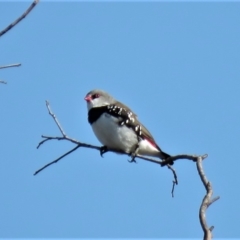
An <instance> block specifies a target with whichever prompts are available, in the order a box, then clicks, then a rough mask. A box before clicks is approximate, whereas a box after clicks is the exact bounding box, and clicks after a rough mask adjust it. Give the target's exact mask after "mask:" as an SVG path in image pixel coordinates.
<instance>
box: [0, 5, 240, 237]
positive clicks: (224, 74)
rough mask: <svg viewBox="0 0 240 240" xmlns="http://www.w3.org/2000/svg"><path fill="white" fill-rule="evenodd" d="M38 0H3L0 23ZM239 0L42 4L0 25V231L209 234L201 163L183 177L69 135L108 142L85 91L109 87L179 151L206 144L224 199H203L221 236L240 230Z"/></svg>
mask: <svg viewBox="0 0 240 240" xmlns="http://www.w3.org/2000/svg"><path fill="white" fill-rule="evenodd" d="M29 4H30V2H22V3H6V2H1V3H0V29H3V28H4V27H6V26H7V25H8V24H9V23H10V22H12V21H13V20H15V19H16V18H17V17H18V16H19V15H20V14H22V12H23V11H25V9H26V8H27V7H28V6H29ZM239 12H240V4H239V3H176V2H175V3H174V2H172V3H164V2H161V3H160V2H158V3H146V2H145V3H109V2H108V3H76V2H73V3H59V2H58V3H46V2H45V3H44V2H40V3H39V5H38V6H37V7H36V8H35V9H34V10H33V11H32V12H31V13H30V15H29V16H27V18H26V19H24V20H23V21H22V22H21V23H20V24H19V25H17V26H16V27H15V28H13V29H12V30H11V31H9V32H8V33H7V34H5V35H4V36H3V37H1V38H0V65H5V64H11V63H17V62H20V63H22V66H21V67H19V68H9V69H4V70H0V80H5V81H7V82H8V84H7V85H3V84H1V85H0V105H1V124H0V133H1V138H0V148H1V154H0V156H1V157H0V159H1V160H0V189H1V201H0V202H1V204H0V214H1V218H0V237H2V238H7V237H9V238H13V237H22V238H25V237H32V238H36V237H41V238H46V237H48V238H53V237H56V238H60V237H62V238H63V237H64V238H66V237H68V238H72V237H78V238H80V237H81V238H89V237H92V238H97V237H101V238H113V237H114V238H202V235H203V233H202V230H201V228H200V224H199V220H198V210H199V206H200V203H201V201H202V198H203V195H204V193H205V191H204V188H203V186H202V184H201V182H200V179H199V176H198V174H197V171H196V166H195V164H194V163H192V162H189V161H184V160H183V161H177V162H176V163H175V165H174V167H175V169H176V171H177V173H178V178H179V186H177V187H176V189H175V197H174V198H172V197H171V186H172V173H171V172H170V171H169V170H168V169H166V168H161V167H159V166H157V165H155V164H152V163H148V162H145V161H142V160H138V164H130V163H128V161H127V160H128V157H127V156H119V155H115V154H113V153H108V154H106V155H105V156H104V158H101V157H100V156H99V152H97V151H93V150H89V149H85V148H82V149H78V150H77V151H76V152H74V153H73V154H71V155H69V156H68V157H67V158H64V159H62V160H61V161H60V162H59V163H57V164H55V165H53V166H51V167H49V168H48V169H46V170H45V171H43V172H41V173H40V174H39V175H37V176H33V173H34V172H35V171H36V170H37V169H38V168H40V167H41V166H43V165H44V164H46V163H48V162H50V161H52V160H54V159H55V158H57V157H58V156H60V155H61V154H63V153H65V152H66V151H68V150H69V149H71V148H72V147H73V144H70V143H68V142H57V141H56V142H55V141H52V142H48V143H46V144H44V145H43V146H42V147H41V148H40V149H39V150H37V149H36V146H37V144H38V142H39V141H40V140H41V135H42V134H45V135H50V136H60V132H59V131H58V129H57V127H56V125H55V124H54V122H53V120H52V119H51V117H50V116H49V115H48V113H47V109H46V107H45V100H49V101H50V104H51V107H52V109H53V111H54V112H55V114H56V115H57V117H58V119H59V121H60V122H61V124H62V126H63V128H64V130H65V131H66V133H67V134H68V135H69V136H71V137H73V138H76V139H78V140H79V141H82V142H86V143H91V144H96V145H99V143H98V141H97V139H96V138H95V136H94V134H93V133H92V130H91V127H90V125H89V124H88V122H87V109H86V103H85V101H84V100H83V98H84V96H85V94H86V93H87V92H88V91H90V90H91V89H93V88H101V89H103V90H106V91H108V92H109V93H111V94H112V95H113V96H115V97H116V98H117V99H119V100H120V101H122V102H124V103H126V104H128V105H129V106H130V107H131V108H132V109H133V110H134V111H135V112H136V113H137V115H138V117H139V119H140V120H141V121H142V122H143V123H144V124H145V125H146V126H147V127H148V129H149V130H150V131H151V132H152V134H153V135H154V137H155V139H156V141H157V142H158V144H159V145H160V146H161V148H162V149H163V150H164V151H166V152H167V153H169V154H173V155H175V154H180V153H188V154H204V153H208V154H209V157H208V158H207V159H206V160H205V161H204V169H205V171H206V174H207V177H208V178H209V180H210V181H211V182H212V185H213V188H214V194H215V196H216V195H220V196H221V199H220V200H219V201H218V202H216V203H214V204H213V205H212V206H211V207H210V208H209V210H208V211H207V221H208V223H209V225H214V226H215V229H214V237H215V238H230V237H231V238H239V237H240V228H239V222H240V217H239V206H238V205H239V202H240V194H239V168H240V160H239V144H240V111H239V108H240V107H239V106H240V104H239V102H240V94H239V93H240V54H239V53H240V44H239V43H240V27H239V26H240V14H239Z"/></svg>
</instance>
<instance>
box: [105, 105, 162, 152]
mask: <svg viewBox="0 0 240 240" xmlns="http://www.w3.org/2000/svg"><path fill="white" fill-rule="evenodd" d="M107 108H108V109H107V112H108V114H110V115H112V116H114V117H120V120H119V125H122V126H123V125H126V126H127V127H129V128H132V129H133V130H134V131H135V132H136V134H137V135H138V136H139V137H140V138H142V139H146V140H148V141H149V142H150V143H151V144H152V145H153V146H154V147H156V148H157V149H159V150H160V151H161V149H160V148H159V147H158V145H157V144H156V142H155V140H154V138H153V136H152V135H151V133H150V132H149V131H148V130H147V128H146V127H144V126H143V125H142V124H141V123H140V122H139V121H138V119H137V115H136V114H135V113H134V112H133V111H132V110H131V109H130V108H128V107H127V106H125V105H124V104H122V103H120V102H116V103H115V104H111V105H109V106H108V107H107Z"/></svg>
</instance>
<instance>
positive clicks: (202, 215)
mask: <svg viewBox="0 0 240 240" xmlns="http://www.w3.org/2000/svg"><path fill="white" fill-rule="evenodd" d="M46 106H47V109H48V113H49V115H50V116H51V117H52V118H53V120H54V122H55V123H56V125H57V127H58V129H59V130H60V132H61V134H62V136H61V137H52V136H44V135H42V138H43V140H42V141H41V142H39V144H38V146H37V148H39V147H40V146H41V145H42V144H44V143H45V142H47V141H50V140H58V141H60V140H67V141H70V142H72V143H74V144H76V146H75V147H74V148H73V149H71V150H69V151H68V152H66V153H65V154H63V155H62V156H60V157H58V158H57V159H55V160H54V161H52V162H50V163H48V164H46V165H44V166H43V167H41V168H40V169H38V170H37V171H36V172H35V173H34V175H37V174H38V173H39V172H41V171H43V170H44V169H45V168H47V167H49V166H50V165H52V164H55V163H57V162H58V161H59V160H61V159H62V158H64V157H66V156H67V155H69V154H70V153H72V152H74V151H76V150H77V149H78V148H80V147H84V148H90V149H94V150H98V151H100V150H101V147H99V146H95V145H91V144H87V143H83V142H79V141H78V140H75V139H73V138H70V137H68V136H67V134H66V133H65V131H64V130H63V128H62V126H61V125H60V122H59V121H58V119H57V117H56V115H55V114H54V113H53V112H52V110H51V108H50V104H49V102H48V101H46ZM109 151H110V152H114V153H119V154H125V155H128V154H126V153H124V152H118V151H115V150H111V149H110V150H109ZM207 156H208V155H207V154H205V155H203V156H197V155H189V154H180V155H176V156H171V157H170V158H168V159H166V160H163V161H161V160H157V159H153V158H148V157H145V156H141V155H137V156H136V157H137V158H139V159H143V160H146V161H149V162H152V163H156V164H159V165H160V166H162V167H164V166H167V167H168V168H169V169H170V170H171V171H172V173H173V177H174V180H173V186H172V191H171V193H172V197H173V196H174V187H175V185H177V184H178V178H177V173H176V171H175V170H174V169H173V167H172V166H171V165H169V163H170V162H172V161H177V160H180V159H186V160H191V161H193V162H196V165H197V170H198V173H199V176H200V178H201V181H202V183H203V185H204V187H205V189H206V192H207V193H206V195H205V196H204V198H203V200H202V204H201V206H200V209H199V220H200V224H201V227H202V229H203V232H204V238H203V239H204V240H210V239H212V230H213V228H214V227H213V226H211V227H208V226H207V222H206V210H207V208H208V207H209V206H210V205H211V204H212V203H214V202H215V201H217V200H218V199H219V198H220V197H215V198H213V199H211V197H212V194H213V190H212V186H211V183H210V182H209V181H208V180H207V178H206V176H205V174H204V171H203V167H202V161H203V160H204V159H205V158H207Z"/></svg>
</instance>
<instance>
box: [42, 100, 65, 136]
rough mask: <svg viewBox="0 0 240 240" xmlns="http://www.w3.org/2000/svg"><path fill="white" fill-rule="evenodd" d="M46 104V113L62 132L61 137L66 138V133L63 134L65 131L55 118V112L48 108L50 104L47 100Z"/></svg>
mask: <svg viewBox="0 0 240 240" xmlns="http://www.w3.org/2000/svg"><path fill="white" fill-rule="evenodd" d="M46 106H47V109H48V113H49V114H50V115H51V116H52V118H53V120H54V121H55V123H56V124H57V126H58V128H59V130H60V132H61V133H62V135H63V137H64V138H66V134H65V132H64V131H63V129H62V127H61V125H60V123H59V122H58V120H57V118H56V116H55V114H54V113H53V112H52V111H51V109H50V105H49V102H48V101H46Z"/></svg>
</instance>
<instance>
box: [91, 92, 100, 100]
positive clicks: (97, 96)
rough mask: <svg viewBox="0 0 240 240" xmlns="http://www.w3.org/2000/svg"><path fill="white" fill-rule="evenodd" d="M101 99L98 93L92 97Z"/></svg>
mask: <svg viewBox="0 0 240 240" xmlns="http://www.w3.org/2000/svg"><path fill="white" fill-rule="evenodd" d="M99 97H100V95H99V94H98V93H95V94H93V95H92V99H95V98H99Z"/></svg>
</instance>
